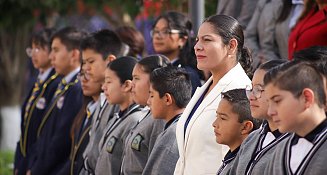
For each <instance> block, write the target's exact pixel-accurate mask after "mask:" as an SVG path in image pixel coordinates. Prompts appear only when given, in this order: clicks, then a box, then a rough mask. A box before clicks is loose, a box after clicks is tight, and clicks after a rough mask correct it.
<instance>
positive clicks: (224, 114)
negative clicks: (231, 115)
mask: <svg viewBox="0 0 327 175" xmlns="http://www.w3.org/2000/svg"><path fill="white" fill-rule="evenodd" d="M217 114H218V115H223V116H228V115H227V114H226V113H222V112H217Z"/></svg>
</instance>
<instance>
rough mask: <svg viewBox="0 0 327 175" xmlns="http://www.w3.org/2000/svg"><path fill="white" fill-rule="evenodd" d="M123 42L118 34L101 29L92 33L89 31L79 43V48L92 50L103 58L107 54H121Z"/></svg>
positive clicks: (116, 55) (117, 55)
mask: <svg viewBox="0 0 327 175" xmlns="http://www.w3.org/2000/svg"><path fill="white" fill-rule="evenodd" d="M122 48H123V43H122V41H121V40H120V38H119V37H118V35H117V34H116V33H115V32H114V31H112V30H109V29H103V30H100V31H97V32H94V33H91V34H90V35H89V36H88V37H86V38H85V39H84V40H83V41H82V43H81V50H82V51H84V50H86V49H91V50H94V51H95V52H97V53H99V54H101V55H102V58H103V60H105V59H106V58H107V57H108V56H109V55H114V56H115V57H120V56H122V52H123V51H122V50H123V49H122Z"/></svg>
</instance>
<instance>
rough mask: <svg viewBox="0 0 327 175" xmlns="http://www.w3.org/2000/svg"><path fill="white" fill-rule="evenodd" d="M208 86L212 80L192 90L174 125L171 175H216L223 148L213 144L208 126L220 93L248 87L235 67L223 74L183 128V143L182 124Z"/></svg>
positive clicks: (238, 68) (245, 80)
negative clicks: (174, 159)
mask: <svg viewBox="0 0 327 175" xmlns="http://www.w3.org/2000/svg"><path fill="white" fill-rule="evenodd" d="M211 82H212V77H210V78H209V80H208V81H207V82H206V83H205V84H204V85H203V86H202V87H200V88H198V89H197V90H196V92H195V93H194V95H193V97H192V99H191V100H190V102H189V103H188V105H187V106H186V108H185V110H184V112H183V114H182V116H181V117H180V119H179V121H178V123H177V127H176V139H177V144H178V151H179V155H180V157H179V159H178V161H177V164H176V168H175V172H174V174H175V175H201V174H216V173H217V171H218V169H219V166H220V165H221V163H222V160H223V158H224V155H225V154H226V153H227V151H228V147H227V146H225V145H220V144H218V143H217V142H216V137H215V134H214V131H213V127H212V123H213V122H214V120H215V118H216V109H217V108H218V104H219V102H220V100H221V96H220V95H221V92H226V91H228V90H231V89H236V88H245V86H246V85H251V81H250V79H249V78H248V76H247V75H246V73H245V72H244V70H243V68H242V67H241V65H240V64H239V63H238V64H237V65H236V66H235V67H234V68H232V69H231V70H230V71H229V72H227V73H226V74H225V75H224V76H223V77H222V78H221V79H220V80H219V82H218V83H217V85H216V86H215V87H214V88H213V89H212V90H211V91H210V93H209V94H208V95H207V96H206V97H205V98H204V99H203V101H202V103H201V104H200V105H199V107H198V109H197V110H196V111H195V113H194V114H193V116H192V118H191V120H190V122H189V124H188V126H187V129H186V133H185V140H184V124H185V121H186V119H187V118H188V116H189V114H190V112H191V111H192V109H193V107H194V105H195V104H196V102H197V101H198V99H199V98H200V97H201V95H202V94H203V93H204V91H205V90H206V89H207V88H208V86H209V84H210V83H211Z"/></svg>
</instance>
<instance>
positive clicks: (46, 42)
mask: <svg viewBox="0 0 327 175" xmlns="http://www.w3.org/2000/svg"><path fill="white" fill-rule="evenodd" d="M54 33H55V29H53V28H45V29H42V30H40V31H37V32H34V33H33V34H32V37H31V43H32V44H35V45H37V46H40V47H42V48H43V49H45V48H48V49H49V51H50V50H51V37H52V35H53V34H54Z"/></svg>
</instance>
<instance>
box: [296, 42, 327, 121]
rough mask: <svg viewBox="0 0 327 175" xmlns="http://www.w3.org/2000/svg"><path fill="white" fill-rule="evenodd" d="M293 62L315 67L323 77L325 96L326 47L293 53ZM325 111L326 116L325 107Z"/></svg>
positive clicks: (326, 76)
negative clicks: (302, 62)
mask: <svg viewBox="0 0 327 175" xmlns="http://www.w3.org/2000/svg"><path fill="white" fill-rule="evenodd" d="M294 61H305V62H308V63H310V64H313V65H314V66H316V67H317V68H318V70H319V71H320V73H321V74H322V75H324V82H325V93H326V94H327V46H313V47H309V48H307V49H303V50H300V51H298V52H295V53H294ZM326 101H327V98H326ZM325 111H326V114H327V106H326V109H325Z"/></svg>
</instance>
